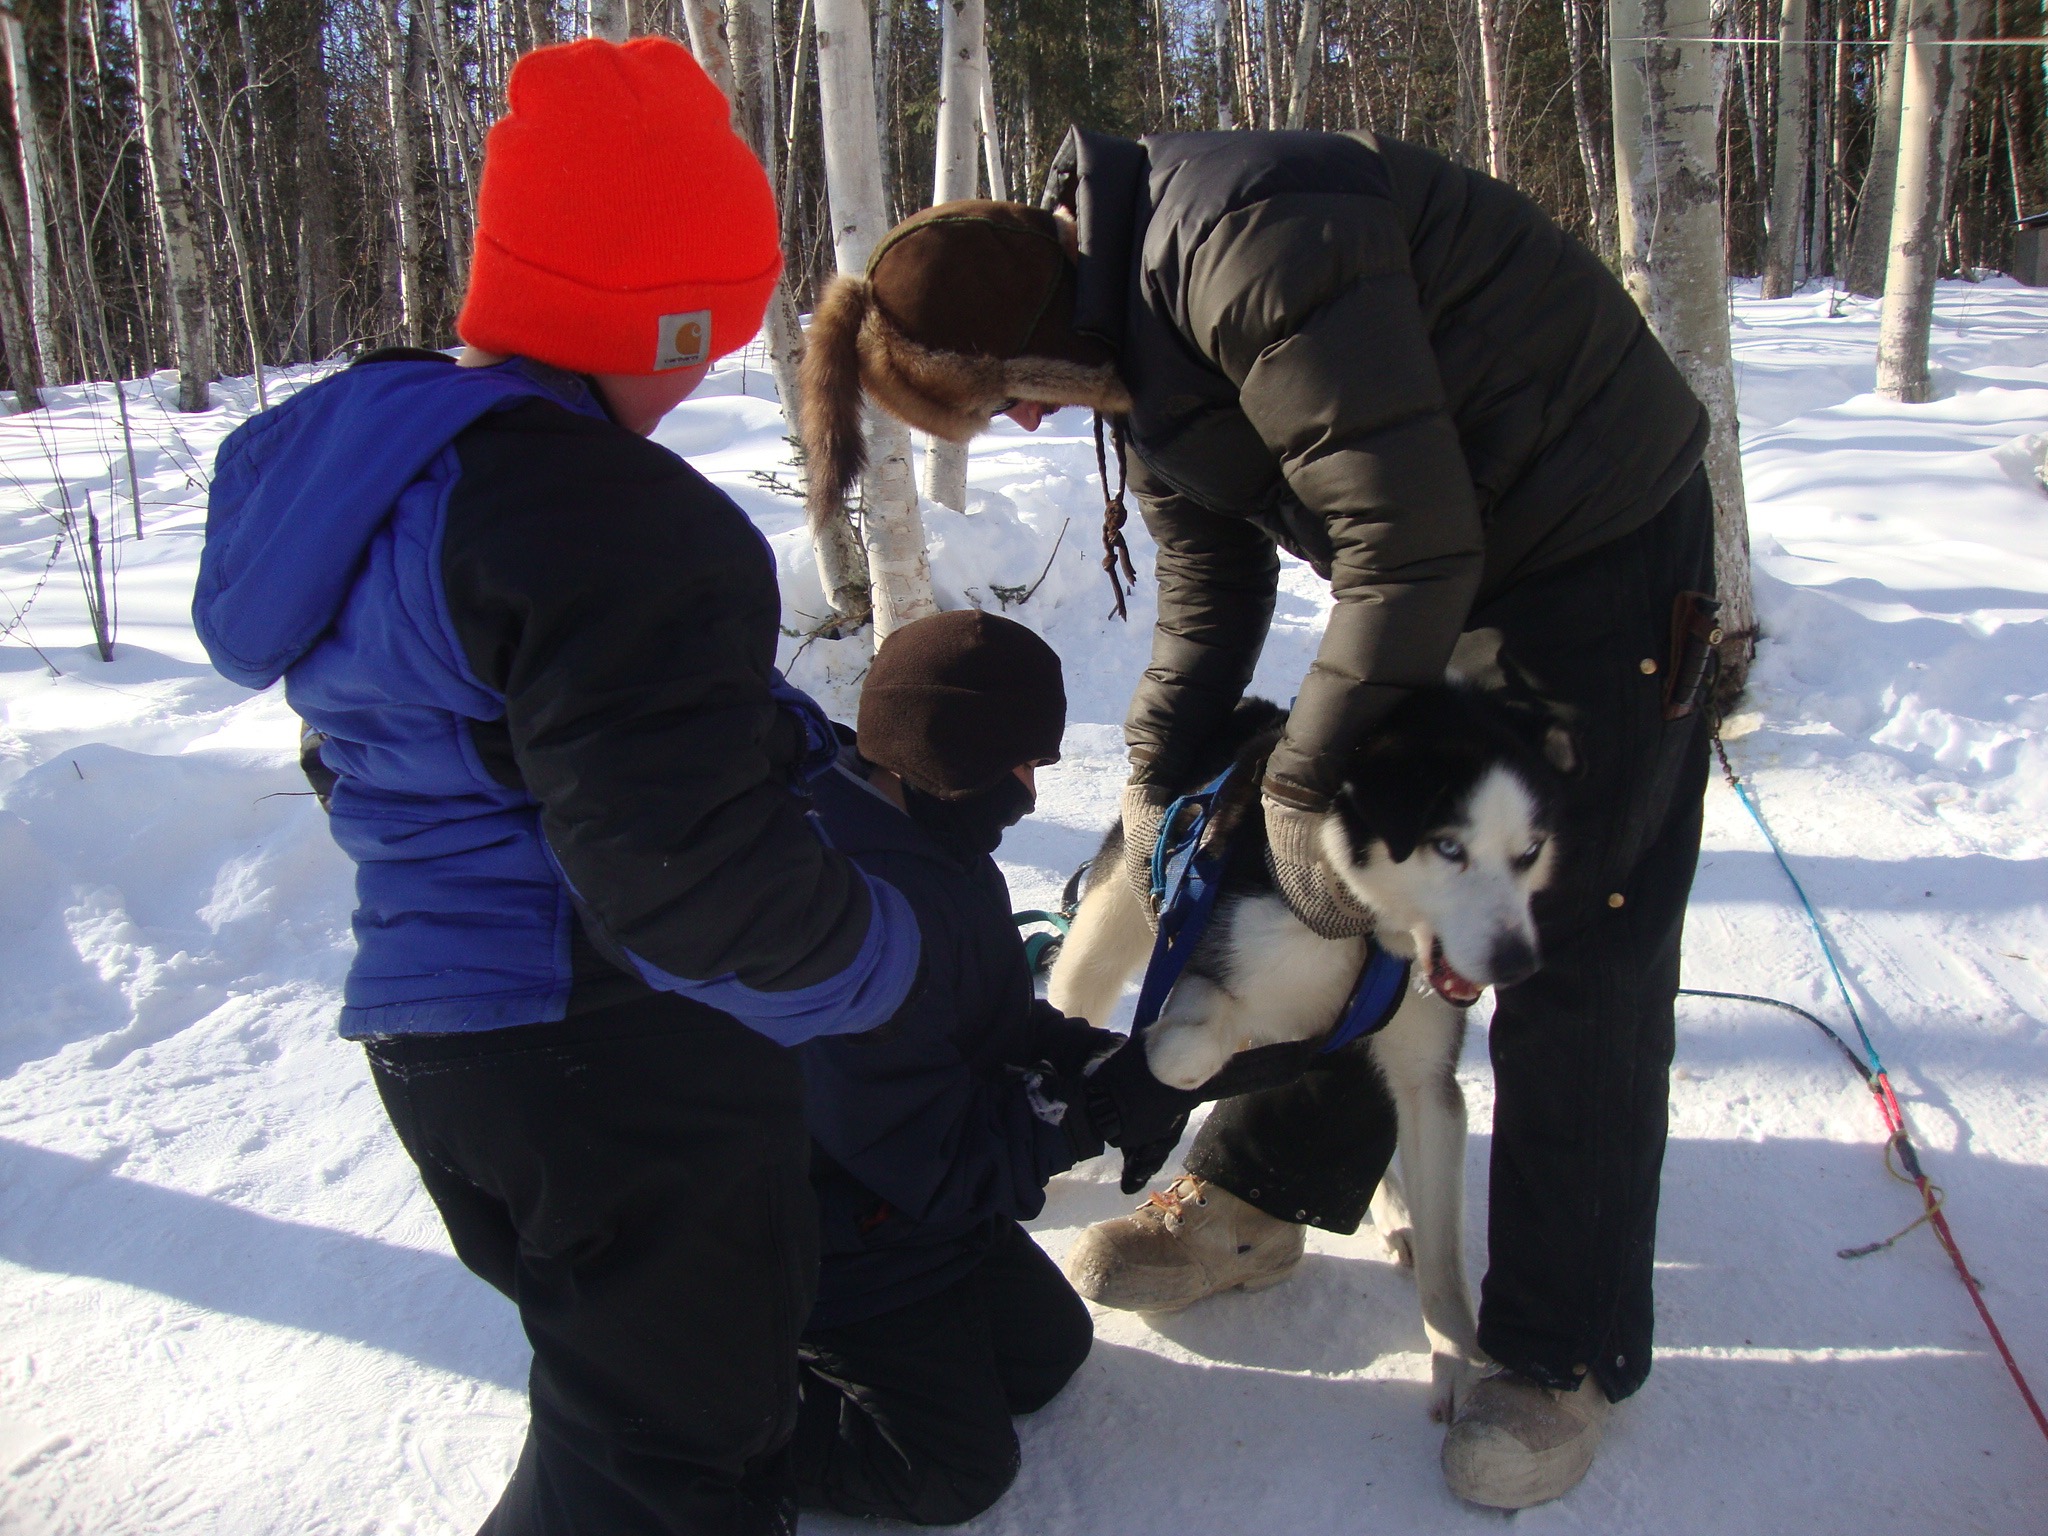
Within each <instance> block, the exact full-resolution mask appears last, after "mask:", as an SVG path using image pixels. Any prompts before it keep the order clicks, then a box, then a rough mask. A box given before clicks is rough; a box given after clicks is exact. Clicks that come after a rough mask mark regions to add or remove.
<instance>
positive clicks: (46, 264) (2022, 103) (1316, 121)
mask: <svg viewBox="0 0 2048 1536" xmlns="http://www.w3.org/2000/svg"><path fill="white" fill-rule="evenodd" d="M0 23H4V42H5V46H6V64H7V71H6V77H7V90H8V97H9V107H10V110H8V111H7V112H6V113H4V114H0V148H4V152H5V155H6V159H7V167H8V173H7V174H6V175H0V225H4V230H0V268H4V270H0V341H4V347H5V365H6V370H7V386H8V388H9V389H10V390H11V391H12V393H13V396H14V400H15V403H16V404H17V405H18V406H19V407H20V408H22V409H33V408H34V407H35V406H36V404H37V401H38V393H37V392H38V390H39V389H40V388H41V387H42V386H43V385H44V384H46V383H50V384H55V383H65V382H71V381H76V380H80V379H84V378H107V377H131V378H132V377H135V376H137V375H140V374H143V373H145V372H148V371H150V370H153V369H158V368H168V367H173V366H175V367H176V368H177V369H178V370H179V373H180V401H181V404H182V405H183V406H184V408H186V409H191V410H197V409H203V408H205V407H206V405H207V401H208V386H209V382H210V381H211V380H212V379H214V378H216V377H218V376H219V375H221V374H223V373H231V374H244V375H246V374H255V375H257V376H258V378H259V380H260V378H261V376H262V374H263V371H264V370H265V369H268V368H275V367H278V366H281V365H285V364H290V363H296V362H304V361H308V360H315V359H321V358H327V357H331V356H337V355H345V354H348V353H350V352H352V351H355V350H358V349H361V348H364V347H368V346H372V345H382V344H391V343H416V344H426V345H443V344H446V343H448V342H449V341H450V340H451V338H452V329H453V318H454V316H455V314H456V311H457V309H458V306H459V302H460V298H461V294H462V291H463V285H464V280H465V264H466V260H467V253H468V250H469V246H470V239H471V220H472V213H471V209H472V199H473V194H474V189H475V184H476V179H477V173H478V168H479V163H480V158H481V155H482V151H483V141H484V134H485V132H486V130H487V129H488V127H489V125H490V123H491V121H492V119H493V117H494V116H495V115H496V114H497V113H498V112H499V110H500V108H501V103H502V96H503V91H504V83H505V79H506V75H507V73H508V72H509V70H510V69H511V66H512V62H513V60H514V59H515V58H516V57H517V56H518V55H519V54H520V53H521V52H522V51H523V50H525V49H528V48H531V47H533V46H535V45H537V44H541V43H546V42H550V41H555V40H559V39H564V38H569V37H574V36H580V35H583V34H585V33H592V34H597V35H602V36H609V37H624V36H628V35H632V34H637V33H642V32H662V33H668V34H672V35H674V36H676V37H678V38H682V39H685V40H687V41H688V42H689V44H690V45H691V46H692V48H693V49H694V50H695V51H696V53H697V55H698V57H699V58H700V59H701V60H702V61H704V63H705V64H706V67H707V68H708V69H709V70H710V71H711V73H712V75H713V77H714V78H715V79H716V80H718V81H719V83H720V84H721V85H722V86H724V87H726V89H727V91H728V94H729V95H731V96H732V97H733V99H734V102H735V113H736V119H737V121H738V123H739V125H740V127H741V129H742V131H743V132H744V133H745V134H746V135H747V137H748V138H749V140H750V141H751V142H752V143H753V145H754V147H755V149H756V151H757V152H758V153H759V154H760V156H761V158H762V160H763V162H764V163H765V164H766V165H767V166H768V169H769V172H770V174H771V176H772V177H773V178H774V180H775V183H776V185H777V188H778V193H779V197H780V200H781V207H782V210H783V216H784V232H783V233H784V241H785V246H786V251H787V257H788V282H787V284H786V292H785V294H784V295H783V296H782V299H781V301H780V302H779V303H778V304H777V306H776V310H775V312H774V313H773V314H772V315H771V317H770V319H771V326H770V332H771V340H772V341H775V342H777V343H778V345H777V347H776V350H777V351H778V352H779V353H781V354H783V356H784V357H787V355H789V353H790V352H792V351H793V349H794V346H795V345H796V342H797V335H796V331H795V327H796V324H797V321H796V315H797V313H798V312H800V311H802V310H803V309H805V308H806V307H807V306H808V304H809V302H810V299H811V296H812V295H813V294H814V293H815V292H816V290H817V288H818V285H819V284H820V283H821V282H822V281H823V280H824V279H825V278H826V277H827V276H828V275H829V274H830V273H831V272H832V271H833V270H835V268H836V267H838V266H841V265H847V264H858V262H859V261H860V260H861V259H863V257H864V254H865V250H866V249H867V248H868V247H870V246H871V245H872V244H873V242H874V240H875V239H876V238H877V237H878V236H879V234H880V232H881V230H882V229H885V228H886V227H887V225H888V224H889V223H891V222H893V221H894V220H896V219H898V218H901V217H902V216H904V215H906V214H908V213H910V212H912V211H914V210H915V209H917V208H919V207H921V206H924V205H925V204H927V203H929V202H931V201H934V200H943V199H947V198H952V197H959V196H971V195H977V194H979V195H994V196H998V197H1002V196H1009V197H1019V198H1028V197H1031V196H1033V195H1034V193H1035V190H1036V188H1037V187H1038V186H1039V184H1040V183H1041V181H1042V179H1043V177H1044V173H1045V170H1046V166H1047V163H1048V160H1049V159H1050V157H1051V155H1052V153H1053V152H1054V150H1055V149H1056V147H1057V146H1058V144H1059V142H1060V140H1061V138H1062V137H1063V136H1064V134H1065V133H1066V130H1067V128H1068V126H1069V125H1070V124H1074V123H1079V124H1083V125H1086V126H1090V127H1095V128H1100V129H1105V130H1111V131H1116V132H1122V133H1131V134H1138V133H1149V132H1157V131H1172V130H1182V129H1197V128H1199V129H1215V128H1222V129H1249V128H1288V127H1308V128H1328V129H1349V128H1369V129H1373V130H1375V131H1378V132H1382V133H1386V134H1390V135H1392V136H1395V137H1398V138H1403V139H1408V140H1411V141H1414V142H1417V143H1421V144H1426V145H1430V146H1432V147H1434V148H1436V149H1438V150H1440V151H1443V152H1444V153H1447V154H1449V155H1451V156H1454V157H1455V158H1457V159H1459V160H1461V161H1463V162H1465V163H1468V164H1471V165H1475V166H1479V167H1481V168H1484V169H1486V170H1488V171H1490V172H1491V173H1492V174H1494V175H1496V176H1499V177H1501V178H1503V179H1504V180H1507V181H1509V182H1511V183H1513V184H1514V185H1515V186H1517V187H1519V188H1520V189H1521V190H1522V191H1524V192H1525V193H1527V194H1528V195H1529V196H1530V197H1532V198H1533V199H1535V200H1536V201H1537V202H1538V203H1539V204H1541V205H1542V206H1543V207H1544V208H1546V209H1547V210H1549V211H1550V212H1551V213H1552V214H1554V215H1555V216H1556V217H1557V218H1558V219H1560V220H1562V221H1563V222H1564V223H1565V224H1566V225H1567V226H1568V227H1569V228H1570V229H1572V230H1573V231H1574V232H1575V233H1577V234H1578V235H1579V236H1580V237H1581V238H1582V239H1584V240H1585V241H1586V242H1587V243H1588V244H1589V245H1590V246H1592V247H1593V248H1594V249H1596V250H1598V251H1599V252H1601V253H1602V254H1603V255H1604V256H1605V257H1606V258H1607V259H1608V260H1609V261H1610V262H1612V263H1613V264H1614V265H1615V266H1616V268H1617V270H1619V271H1621V272H1622V274H1623V275H1624V277H1625V278H1627V279H1628V280H1629V281H1630V282H1631V284H1632V286H1633V287H1634V288H1635V290H1636V291H1637V295H1638V298H1639V299H1640V300H1641V301H1642V302H1643V303H1644V305H1645V308H1646V311H1648V312H1650V313H1651V314H1652V316H1653V323H1658V322H1657V313H1658V307H1659V305H1662V306H1663V307H1664V308H1665V309H1666V310H1667V311H1669V312H1670V313H1669V314H1668V315H1667V316H1666V320H1665V322H1664V323H1659V332H1660V334H1661V335H1664V336H1665V338H1666V340H1667V344H1673V345H1674V350H1676V351H1681V352H1682V351H1683V350H1684V346H1683V337H1684V336H1685V335H1686V334H1688V333H1687V331H1686V325H1687V322H1685V321H1684V320H1683V319H1681V318H1677V310H1676V309H1673V306H1677V307H1678V308H1680V309H1682V308H1683V307H1684V306H1685V305H1687V304H1690V305H1691V306H1692V307H1693V308H1695V309H1699V308H1701V307H1702V306H1704V307H1705V308H1707V309H1712V308H1714V307H1716V306H1718V305H1720V304H1721V303H1722V301H1723V299H1722V296H1723V292H1724V287H1725V281H1726V279H1727V278H1728V277H1730V276H1733V275H1758V276H1760V277H1761V279H1762V283H1763V286H1764V290H1765V292H1766V293H1767V294H1771V293H1784V292H1788V291H1790V290H1791V289H1792V288H1793V287H1795V286H1796V285H1798V284H1800V283H1802V282H1805V281H1808V280H1810V279H1816V278H1819V279H1826V280H1829V281H1832V282H1833V283H1835V284H1838V285H1839V286H1841V287H1843V288H1846V289H1848V290H1851V291H1854V292H1857V293H1862V294H1870V295H1874V294H1878V293H1880V292H1883V291H1884V290H1885V289H1886V287H1887V285H1890V286H1891V287H1892V288H1893V289H1894V290H1895V292H1894V295H1893V299H1892V300H1888V303H1887V314H1886V340H1885V349H1884V356H1883V363H1882V368H1883V377H1882V379H1881V383H1882V384H1883V385H1884V386H1885V388H1886V389H1887V392H1890V393H1893V394H1895V395H1896V396H1897V397H1898V398H1904V399H1911V398H1915V397H1916V392H1917V394H1919V395H1924V393H1925V390H1926V363H1925V332H1926V324H1927V321H1926V308H1927V296H1928V295H1929V294H1930V293H1931V287H1932V283H1933V281H1934V279H1935V278H1936V277H1937V276H1956V275H1963V276H1968V275H1971V274H1973V273H1976V272H1978V271H1980V270H1984V269H1998V270H2004V269H2006V268H2007V267H2008V264H2009V263H2010V261H2011V258H2012V254H2013V238H2014V225H2015V221H2016V220H2017V219H2018V218H2020V217H2022V216H2024V215H2027V214H2030V213H2033V212H2034V211H2036V210H2037V209H2040V208H2042V207H2044V206H2048V183H2044V177H2048V50H2044V49H2043V48H2042V47H2041V46H2040V44H2041V42H2042V39H2043V34H2044V29H2048V10H2044V4H2043V0H1721V3H1718V4H1710V3H1709V0H1606V3H1604V4H1603V3H1600V0H1369V3H1368V0H936V3H933V0H729V3H727V4H724V5H723V6H722V5H721V0H579V4H578V6H577V7H576V8H572V7H569V6H565V5H563V4H560V3H557V0H4V4H0ZM1958 45H1960V46H1958ZM1702 109H1706V110H1702ZM828 183H832V184H833V185H832V186H828ZM835 187H836V190H837V191H838V193H839V196H840V200H841V201H842V203H844V204H845V207H846V212H845V214H844V216H842V217H841V218H840V219H839V220H837V221H836V224H835V219H834V218H833V216H832V196H831V193H832V191H833V190H834V188H835ZM835 228H836V229H837V233H836V234H835ZM1681 290H1685V292H1686V294H1687V295H1688V296H1685V297H1681V296H1680V294H1681ZM1708 329H1709V330H1712V329H1713V327H1712V326H1711V324H1710V325H1709V326H1708ZM1722 330H1723V335H1724V338H1725V326H1724V327H1722ZM1674 338H1676V340H1674ZM1707 350H1708V351H1711V350H1712V349H1711V347H1709V348H1708V349H1707ZM1721 353H1722V355H1721V356H1720V358H1719V359H1718V360H1717V359H1715V358H1714V357H1711V356H1702V357H1699V358H1695V359H1691V360H1689V361H1688V371H1689V372H1691V373H1692V374H1693V375H1694V377H1695V381H1696V383H1702V381H1705V382H1704V383H1703V384H1702V393H1703V394H1704V395H1705V396H1706V397H1707V398H1708V399H1709V401H1710V404H1714V403H1716V402H1714V401H1713V398H1712V397H1713V386H1712V382H1711V375H1713V373H1714V372H1715V370H1716V368H1718V369H1720V370H1721V372H1723V373H1725V371H1726V358H1725V339H1724V343H1723V346H1722V348H1721ZM778 371H780V370H778ZM1730 408H1731V407H1727V406H1724V405H1718V404H1717V414H1724V413H1725V411H1726V410H1727V409H1730ZM877 431H878V433H880V434H881V435H882V437H884V438H886V437H887V436H888V429H887V428H886V427H883V426H880V425H878V426H877ZM877 447H878V464H881V465H883V466H884V467H885V468H886V467H887V466H888V465H889V464H890V463H891V462H892V453H900V452H901V451H902V450H901V447H900V445H892V444H891V443H889V442H886V441H884V442H879V443H878V444H877ZM895 462H896V463H897V471H898V477H899V478H905V477H907V476H908V475H909V473H910V470H909V467H908V465H909V459H908V458H907V457H905V458H903V459H901V460H900V461H895ZM925 473H926V479H927V484H926V485H925V487H924V489H925V491H926V493H927V494H929V495H932V496H934V497H937V498H939V499H942V500H948V501H952V500H955V499H956V498H957V496H958V494H959V492H958V490H957V486H958V483H959V475H960V464H959V462H958V461H957V459H949V456H948V455H946V454H943V453H935V454H932V455H928V456H927V459H926V466H925ZM907 492H908V487H907V482H906V485H905V487H904V488H903V493H904V494H907ZM1738 494H1739V493H1738Z"/></svg>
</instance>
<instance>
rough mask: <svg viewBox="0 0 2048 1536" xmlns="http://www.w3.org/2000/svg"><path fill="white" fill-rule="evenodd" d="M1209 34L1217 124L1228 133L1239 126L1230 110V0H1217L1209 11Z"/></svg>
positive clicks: (1231, 76)
mask: <svg viewBox="0 0 2048 1536" xmlns="http://www.w3.org/2000/svg"><path fill="white" fill-rule="evenodd" d="M1209 34H1210V47H1211V49H1212V50H1213V51H1214V52H1215V55H1216V126H1217V128H1218V129H1220V130H1222V131H1223V132H1226V133H1227V132H1229V131H1230V130H1231V129H1233V128H1235V127H1236V126H1237V120H1236V118H1235V116H1234V115H1233V114H1232V112H1231V110H1230V97H1231V82H1232V79H1233V75H1232V72H1231V68H1230V0H1215V4H1214V5H1213V6H1212V7H1211V9H1210V12H1209Z"/></svg>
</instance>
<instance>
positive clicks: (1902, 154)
mask: <svg viewBox="0 0 2048 1536" xmlns="http://www.w3.org/2000/svg"><path fill="white" fill-rule="evenodd" d="M1984 10H1985V7H1984V3H1983V0H1914V3H1913V6H1912V16H1911V20H1910V22H1909V24H1908V30H1907V40H1906V68H1905V75H1906V82H1905V91H1904V93H1903V95H1902V96H1901V98H1900V111H1899V174H1898V181H1897V184H1896V185H1895V187H1894V189H1893V192H1892V239H1891V255H1890V259H1889V260H1888V261H1887V262H1886V264H1885V275H1884V309H1883V311H1882V312H1881V314H1880V316H1879V319H1878V325H1877V392H1878V393H1879V394H1880V395H1882V396H1883V397H1884V398H1885V399H1887V400H1899V401H1904V402H1905V403H1907V404H1911V405H1917V404H1920V403H1921V402H1923V401H1927V400H1931V399H1932V398H1933V397H1934V389H1933V381H1932V380H1931V379H1930V377H1929V376H1928V372H1927V330H1928V325H1929V323H1930V322H1931V321H1932V320H1933V318H1934V280H1935V279H1936V278H1937V277H1939V276H1940V275H1941V234H1942V228H1943V226H1944V225H1945V224H1946V223H1947V220H1948V189H1949V184H1950V182H1951V181H1952V180H1953V179H1954V172H1955V163H1956V150H1957V145H1958V140H1959V138H1960V134H1959V129H1960V128H1961V126H1962V119H1963V115H1964V112H1965V108H1966V101H1967V98H1968V96H1969V93H1970V74H1971V69H1972V65H1973V64H1974V62H1975V58H1976V52H1977V50H1976V49H1974V48H1946V47H1943V46H1941V45H1942V44H1943V43H1947V42H1952V41H1953V40H1955V39H1956V38H1959V37H1975V36H1977V35H1978V34H1979V32H1980V30H1981V29H1982V27H1983V25H1984Z"/></svg>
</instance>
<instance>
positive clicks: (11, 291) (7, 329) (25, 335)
mask: <svg viewBox="0 0 2048 1536" xmlns="http://www.w3.org/2000/svg"><path fill="white" fill-rule="evenodd" d="M20 295H21V270H20V267H19V265H18V263H17V262H16V261H15V259H14V243H13V241H12V239H11V238H10V237H9V236H8V235H6V234H5V233H0V346H4V348H5V350H6V355H7V376H8V379H9V381H10V382H11V383H12V384H13V385H14V408H15V410H17V411H39V410H41V409H42V408H43V395H42V374H41V372H40V370H39V366H38V364H37V362H36V344H35V336H34V334H33V333H32V332H31V330H30V328H29V320H28V311H27V310H26V309H24V308H23V307H22V303H21V297H20ZM117 376H118V375H117Z"/></svg>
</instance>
